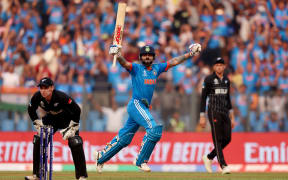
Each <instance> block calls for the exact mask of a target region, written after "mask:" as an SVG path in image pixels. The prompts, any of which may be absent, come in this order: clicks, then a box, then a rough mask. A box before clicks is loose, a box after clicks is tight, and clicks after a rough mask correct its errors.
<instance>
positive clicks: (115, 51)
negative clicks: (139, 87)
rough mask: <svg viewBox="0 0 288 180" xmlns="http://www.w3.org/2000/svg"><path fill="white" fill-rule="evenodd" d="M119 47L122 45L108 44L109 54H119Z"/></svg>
mask: <svg viewBox="0 0 288 180" xmlns="http://www.w3.org/2000/svg"><path fill="white" fill-rule="evenodd" d="M121 48H122V46H120V45H112V46H110V49H109V54H112V55H113V56H114V55H118V56H119V55H120V51H121Z"/></svg>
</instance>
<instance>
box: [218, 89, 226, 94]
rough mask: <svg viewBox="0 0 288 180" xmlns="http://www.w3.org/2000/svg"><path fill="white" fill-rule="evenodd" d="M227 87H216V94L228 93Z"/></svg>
mask: <svg viewBox="0 0 288 180" xmlns="http://www.w3.org/2000/svg"><path fill="white" fill-rule="evenodd" d="M227 92H228V90H227V89H215V94H227Z"/></svg>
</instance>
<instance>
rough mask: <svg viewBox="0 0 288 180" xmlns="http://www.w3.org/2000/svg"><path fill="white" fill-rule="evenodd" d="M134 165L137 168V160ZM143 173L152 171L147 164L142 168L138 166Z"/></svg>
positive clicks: (142, 165)
mask: <svg viewBox="0 0 288 180" xmlns="http://www.w3.org/2000/svg"><path fill="white" fill-rule="evenodd" d="M133 164H134V165H135V166H137V165H136V160H134V161H133ZM137 167H138V168H139V169H140V170H141V171H144V172H151V169H150V167H149V166H148V165H147V163H142V164H141V165H140V166H137Z"/></svg>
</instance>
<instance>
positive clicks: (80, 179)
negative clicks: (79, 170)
mask: <svg viewBox="0 0 288 180" xmlns="http://www.w3.org/2000/svg"><path fill="white" fill-rule="evenodd" d="M78 180H86V177H84V176H81V177H80V178H79V179H78Z"/></svg>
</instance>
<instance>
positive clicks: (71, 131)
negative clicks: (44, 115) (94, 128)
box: [60, 120, 80, 140]
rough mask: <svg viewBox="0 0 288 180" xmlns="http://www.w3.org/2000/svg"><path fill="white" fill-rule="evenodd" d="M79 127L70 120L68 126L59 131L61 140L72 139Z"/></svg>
mask: <svg viewBox="0 0 288 180" xmlns="http://www.w3.org/2000/svg"><path fill="white" fill-rule="evenodd" d="M79 127H80V124H79V123H76V122H74V121H72V120H71V121H70V124H69V126H68V127H67V128H65V129H62V130H61V131H60V133H61V135H62V137H63V139H64V140H67V139H69V138H71V137H74V136H75V133H76V132H77V131H78V130H79Z"/></svg>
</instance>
